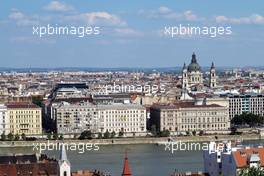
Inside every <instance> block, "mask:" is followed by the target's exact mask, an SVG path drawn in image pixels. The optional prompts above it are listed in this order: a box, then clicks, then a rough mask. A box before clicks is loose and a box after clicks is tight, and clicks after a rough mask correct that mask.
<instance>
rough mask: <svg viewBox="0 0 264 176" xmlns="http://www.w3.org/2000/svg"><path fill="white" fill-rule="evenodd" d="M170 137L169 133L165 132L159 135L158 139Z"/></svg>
mask: <svg viewBox="0 0 264 176" xmlns="http://www.w3.org/2000/svg"><path fill="white" fill-rule="evenodd" d="M169 136H170V131H169V130H165V131H162V132H161V133H160V137H169Z"/></svg>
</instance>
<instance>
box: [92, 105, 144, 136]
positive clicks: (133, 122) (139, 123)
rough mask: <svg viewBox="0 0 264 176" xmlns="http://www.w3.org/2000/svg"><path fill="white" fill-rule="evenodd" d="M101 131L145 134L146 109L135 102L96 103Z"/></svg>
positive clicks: (127, 134)
mask: <svg viewBox="0 0 264 176" xmlns="http://www.w3.org/2000/svg"><path fill="white" fill-rule="evenodd" d="M97 111H98V116H99V117H100V122H101V126H100V128H101V132H102V133H104V132H106V131H109V132H113V131H114V132H115V133H118V132H121V131H122V132H124V133H125V135H126V136H129V135H136V136H141V135H145V134H146V121H147V120H146V116H147V115H146V109H145V107H143V106H141V105H137V104H112V105H98V106H97Z"/></svg>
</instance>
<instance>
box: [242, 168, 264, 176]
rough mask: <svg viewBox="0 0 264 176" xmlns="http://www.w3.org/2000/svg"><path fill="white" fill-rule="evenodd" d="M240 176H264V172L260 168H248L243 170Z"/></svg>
mask: <svg viewBox="0 0 264 176" xmlns="http://www.w3.org/2000/svg"><path fill="white" fill-rule="evenodd" d="M238 176H264V170H263V169H261V168H260V167H248V168H245V169H242V170H241V171H240V172H239V173H238Z"/></svg>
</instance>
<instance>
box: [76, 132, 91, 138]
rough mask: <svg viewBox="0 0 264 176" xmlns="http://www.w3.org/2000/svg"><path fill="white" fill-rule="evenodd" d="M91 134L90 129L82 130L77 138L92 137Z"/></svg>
mask: <svg viewBox="0 0 264 176" xmlns="http://www.w3.org/2000/svg"><path fill="white" fill-rule="evenodd" d="M92 138H93V134H92V132H91V131H83V132H82V133H81V135H80V137H79V139H92Z"/></svg>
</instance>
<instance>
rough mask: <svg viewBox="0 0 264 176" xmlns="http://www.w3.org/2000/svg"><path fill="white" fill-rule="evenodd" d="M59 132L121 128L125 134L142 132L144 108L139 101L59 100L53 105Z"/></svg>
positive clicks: (116, 131)
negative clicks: (93, 102)
mask: <svg viewBox="0 0 264 176" xmlns="http://www.w3.org/2000/svg"><path fill="white" fill-rule="evenodd" d="M52 118H53V119H55V120H56V126H57V132H58V133H60V134H79V133H81V132H83V131H91V132H92V133H105V132H106V131H108V132H110V133H111V132H115V133H116V134H117V133H119V132H123V133H124V135H126V136H132V135H138V136H140V135H145V133H146V109H145V107H143V106H141V105H136V104H122V103H116V104H115V103H113V104H108V105H94V104H91V103H87V102H82V103H77V104H70V103H66V102H62V103H60V104H58V105H53V107H52Z"/></svg>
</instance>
